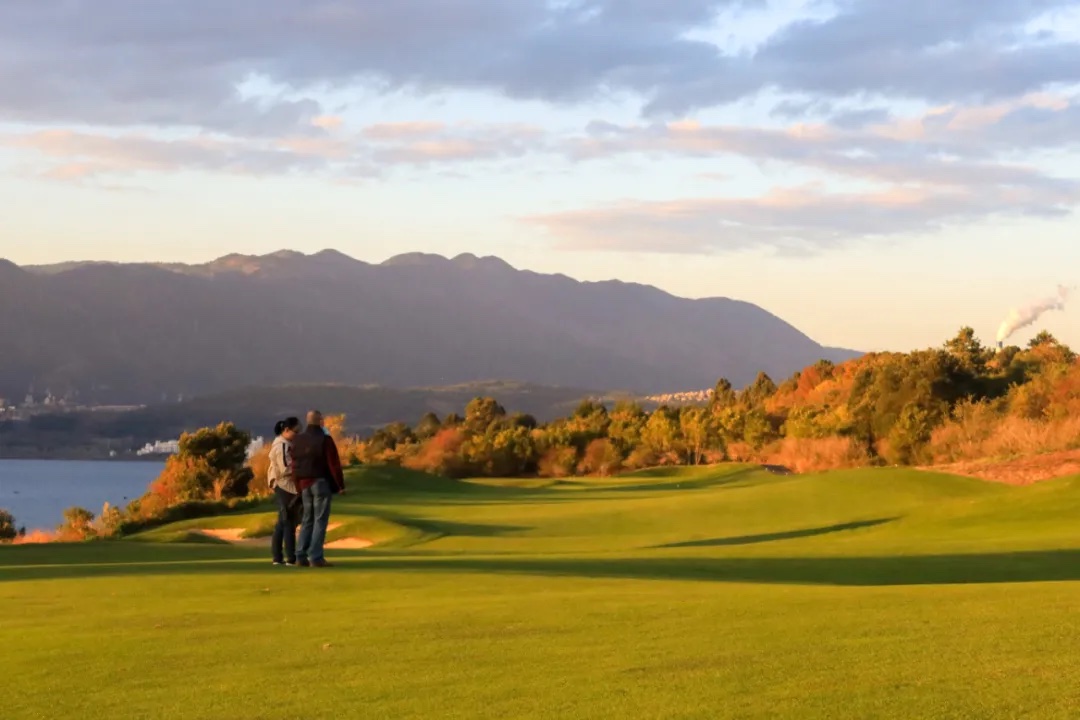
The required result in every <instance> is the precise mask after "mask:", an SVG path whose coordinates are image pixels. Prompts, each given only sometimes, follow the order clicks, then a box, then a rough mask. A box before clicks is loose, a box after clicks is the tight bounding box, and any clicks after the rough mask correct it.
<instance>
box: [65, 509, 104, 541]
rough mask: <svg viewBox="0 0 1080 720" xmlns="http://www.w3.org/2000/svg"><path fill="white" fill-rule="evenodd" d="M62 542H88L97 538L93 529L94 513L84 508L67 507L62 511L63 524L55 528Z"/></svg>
mask: <svg viewBox="0 0 1080 720" xmlns="http://www.w3.org/2000/svg"><path fill="white" fill-rule="evenodd" d="M56 533H57V535H59V536H60V538H61V539H62V540H64V541H77V540H90V539H92V538H95V537H97V531H96V530H95V529H94V513H92V512H90V511H89V510H87V509H86V508H81V507H69V508H68V509H67V510H65V511H64V522H63V523H61V524H60V526H59V527H57V528H56Z"/></svg>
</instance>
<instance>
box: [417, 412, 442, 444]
mask: <svg viewBox="0 0 1080 720" xmlns="http://www.w3.org/2000/svg"><path fill="white" fill-rule="evenodd" d="M441 429H442V422H441V421H440V420H439V416H438V415H436V414H435V413H433V412H429V413H425V414H424V416H423V417H422V418H420V422H418V423H417V424H416V428H415V429H414V430H413V433H414V434H415V435H416V439H417V440H420V441H421V442H423V441H425V440H430V439H431V438H433V437H435V435H436V434H437V433H438V432H439V430H441Z"/></svg>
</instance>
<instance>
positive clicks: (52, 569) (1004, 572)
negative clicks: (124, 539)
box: [0, 543, 1080, 587]
mask: <svg viewBox="0 0 1080 720" xmlns="http://www.w3.org/2000/svg"><path fill="white" fill-rule="evenodd" d="M97 545H99V546H102V547H105V548H106V549H108V546H109V545H112V544H110V543H98V544H97ZM83 549H85V548H83V547H79V546H67V547H64V546H53V548H52V551H53V552H52V557H51V558H48V557H45V556H42V555H37V557H34V556H33V554H27V553H20V552H18V551H19V548H6V549H3V551H0V582H5V581H8V582H10V581H16V580H49V579H61V578H64V579H74V578H105V577H115V576H133V577H134V576H143V577H152V576H168V575H193V576H194V575H237V576H241V575H249V574H263V575H265V574H266V573H275V572H276V573H301V574H303V573H325V572H331V573H341V574H345V575H348V574H352V573H356V572H363V573H380V572H398V571H402V572H410V573H417V572H425V573H432V574H434V573H450V574H460V575H491V576H499V575H520V576H536V577H551V578H576V579H625V580H635V581H665V580H668V581H670V580H678V581H697V582H740V583H762V584H791V585H832V586H850V587H870V586H897V585H945V584H981V583H1027V582H1047V581H1069V580H1072V581H1075V580H1080V550H1050V551H1033V552H1012V553H987V554H978V555H927V556H902V557H898V556H888V557H822V558H798V557H788V558H655V557H654V558H551V559H529V558H516V557H484V558H477V557H446V558H433V557H421V556H411V557H403V556H386V555H381V556H380V555H378V554H366V555H355V554H351V555H349V554H341V555H336V556H334V557H332V558H331V560H333V561H335V562H337V563H338V565H337V567H335V568H332V569H327V570H303V569H295V570H294V569H291V568H290V569H282V568H272V567H270V566H269V562H268V560H267V559H266V558H264V557H262V555H263V553H258V554H257V555H252V554H250V553H247V554H244V553H243V552H242V551H240V550H239V549H237V548H222V549H220V550H219V549H217V548H214V547H207V548H198V547H195V546H188V547H186V548H155V549H157V550H163V549H168V550H170V551H172V552H169V553H158V557H157V558H156V559H155V560H151V559H150V558H149V557H148V556H149V555H150V554H152V553H147V552H146V548H143V550H142V552H140V553H132V552H130V551H128V550H127V549H124V550H123V551H120V552H113V553H112V556H111V557H110V558H107V557H105V556H104V555H103V554H102V553H101V551H97V552H96V553H94V554H92V555H93V556H87V554H86V553H83V552H80V551H81V550H83ZM181 550H183V551H185V553H184V554H185V555H186V559H180V557H181V555H180V553H179V551H181ZM225 551H228V552H229V554H231V556H232V557H231V559H226V557H225ZM20 555H22V556H23V557H20ZM61 561H63V562H61Z"/></svg>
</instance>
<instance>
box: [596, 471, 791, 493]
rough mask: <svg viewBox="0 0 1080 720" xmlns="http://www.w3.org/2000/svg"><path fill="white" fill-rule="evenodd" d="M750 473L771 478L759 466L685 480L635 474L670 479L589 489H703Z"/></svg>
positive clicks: (677, 477) (624, 490)
mask: <svg viewBox="0 0 1080 720" xmlns="http://www.w3.org/2000/svg"><path fill="white" fill-rule="evenodd" d="M751 475H757V476H758V478H757V479H758V480H764V481H766V482H768V481H769V480H771V478H768V477H763V476H762V474H761V470H760V469H759V468H745V469H742V470H737V471H735V472H729V473H723V474H719V475H706V476H705V477H691V478H687V479H685V480H682V479H679V477H680V476H679V475H678V474H669V475H662V474H656V475H638V474H635V475H634V478H635V479H636V478H638V477H641V478H642V479H646V478H648V477H656V478H663V477H669V478H671V479H670V480H668V481H667V482H652V483H639V484H636V485H612V486H611V487H604V486H603V485H599V484H595V485H593V486H592V488H590V490H592V491H595V492H597V493H624V492H649V491H653V490H703V489H705V488H715V487H723V486H724V485H734V484H735V483H738V482H742V481H744V480H746V479H747V476H751ZM624 479H625V478H624Z"/></svg>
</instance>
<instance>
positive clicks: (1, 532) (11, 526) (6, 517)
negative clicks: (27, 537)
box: [0, 508, 19, 542]
mask: <svg viewBox="0 0 1080 720" xmlns="http://www.w3.org/2000/svg"><path fill="white" fill-rule="evenodd" d="M18 534H19V531H18V530H17V529H16V527H15V516H14V515H12V514H11V513H10V512H8V511H7V510H4V509H3V508H0V542H9V541H11V540H14V539H15V538H16V537H17V536H18Z"/></svg>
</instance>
